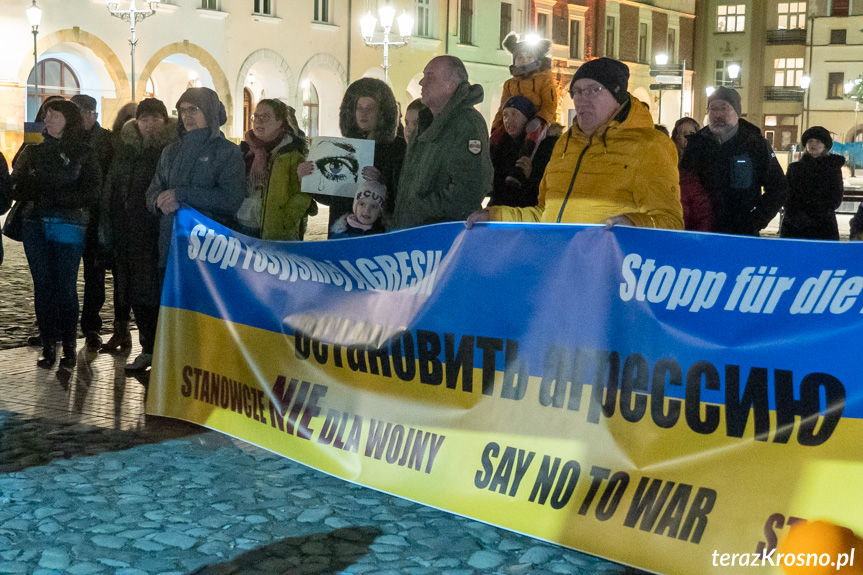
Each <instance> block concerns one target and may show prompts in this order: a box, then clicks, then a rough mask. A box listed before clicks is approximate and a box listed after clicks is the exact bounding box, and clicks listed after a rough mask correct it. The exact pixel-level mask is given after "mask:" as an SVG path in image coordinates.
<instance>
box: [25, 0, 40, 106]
mask: <svg viewBox="0 0 863 575" xmlns="http://www.w3.org/2000/svg"><path fill="white" fill-rule="evenodd" d="M27 21H28V22H30V28H31V29H32V30H33V98H34V101H35V99H36V98H38V97H39V52H38V49H37V48H36V39H37V37H38V36H39V23H40V22H41V21H42V9H41V8H39V7H38V6H36V0H33V5H32V6H30V7H29V8H27Z"/></svg>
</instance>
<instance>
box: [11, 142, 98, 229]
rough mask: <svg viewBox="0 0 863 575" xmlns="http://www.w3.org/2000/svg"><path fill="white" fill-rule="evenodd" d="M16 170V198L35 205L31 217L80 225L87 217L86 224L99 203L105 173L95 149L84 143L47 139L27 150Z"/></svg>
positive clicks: (14, 178) (16, 164)
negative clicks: (66, 219) (72, 222)
mask: <svg viewBox="0 0 863 575" xmlns="http://www.w3.org/2000/svg"><path fill="white" fill-rule="evenodd" d="M13 167H14V171H13V172H12V182H13V186H14V188H13V190H14V191H13V197H14V198H15V199H16V200H21V201H32V202H33V203H34V205H35V209H34V210H33V211H31V212H30V217H33V218H37V217H41V216H45V215H51V216H59V217H64V218H70V219H73V220H76V221H80V219H81V214H83V217H84V219H85V220H86V218H87V217H88V212H89V210H90V208H91V207H92V206H94V205H95V204H97V203H98V201H99V194H100V191H101V189H102V172H101V170H100V169H99V162H98V160H97V159H96V154H95V152H94V150H93V148H91V147H90V146H88V145H87V144H85V143H84V142H83V141H81V140H77V139H71V138H67V137H64V138H61V139H60V140H58V139H56V138H52V137H51V136H45V139H44V140H43V141H42V143H40V144H36V145H32V146H27V147H26V148H24V150H23V151H22V153H21V155H20V156H18V160H17V162H16V163H15V164H14V166H13ZM85 223H86V222H85Z"/></svg>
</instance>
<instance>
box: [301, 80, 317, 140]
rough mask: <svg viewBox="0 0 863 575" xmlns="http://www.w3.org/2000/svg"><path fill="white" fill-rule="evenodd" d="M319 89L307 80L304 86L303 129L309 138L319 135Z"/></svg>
mask: <svg viewBox="0 0 863 575" xmlns="http://www.w3.org/2000/svg"><path fill="white" fill-rule="evenodd" d="M319 107H320V106H319V103H318V91H317V90H316V89H315V85H314V84H312V83H310V82H306V83H305V85H304V87H303V120H302V124H303V131H304V132H305V133H306V137H307V138H314V137H315V136H317V135H318V133H319V132H318V110H319Z"/></svg>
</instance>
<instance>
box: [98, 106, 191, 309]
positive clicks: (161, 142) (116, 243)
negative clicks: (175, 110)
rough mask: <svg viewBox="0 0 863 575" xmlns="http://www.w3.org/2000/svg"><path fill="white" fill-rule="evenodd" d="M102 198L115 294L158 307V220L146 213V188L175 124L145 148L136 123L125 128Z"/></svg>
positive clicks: (159, 289)
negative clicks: (118, 292) (121, 291)
mask: <svg viewBox="0 0 863 575" xmlns="http://www.w3.org/2000/svg"><path fill="white" fill-rule="evenodd" d="M122 132H123V137H122V141H123V142H124V145H123V146H122V147H120V148H119V149H118V150H117V152H116V155H115V157H114V162H113V164H112V165H111V170H110V172H109V173H108V178H107V180H106V184H105V192H104V194H103V197H102V209H103V214H105V217H103V218H102V221H101V222H100V225H101V226H102V230H101V234H100V236H101V238H102V240H103V243H107V244H108V245H106V246H104V247H106V248H108V250H109V251H110V253H111V258H112V260H113V262H114V276H115V282H116V283H117V284H120V285H115V289H119V290H123V292H124V296H125V298H126V300H127V301H128V302H129V303H131V304H133V305H144V306H150V307H155V306H158V305H159V300H160V299H161V285H162V282H161V276H160V272H159V216H158V215H156V214H154V213H152V212H151V211H150V210H148V209H147V188H149V187H150V182H151V181H152V180H153V174H155V173H156V167H157V166H158V165H159V158H160V157H161V155H162V150H163V149H164V147H165V146H166V145H167V144H168V143H169V142H170V141H171V140H172V139H174V137H175V134H176V128H175V126H174V124H173V122H169V123H166V124H165V127H164V129H163V130H162V133H161V134H159V135H158V136H157V137H156V138H154V139H153V141H152V142H151V143H150V145H147V146H144V144H143V142H142V140H141V136H140V132H138V128H137V125H136V121H135V120H130V121H129V122H127V123H126V125H125V126H123V130H122Z"/></svg>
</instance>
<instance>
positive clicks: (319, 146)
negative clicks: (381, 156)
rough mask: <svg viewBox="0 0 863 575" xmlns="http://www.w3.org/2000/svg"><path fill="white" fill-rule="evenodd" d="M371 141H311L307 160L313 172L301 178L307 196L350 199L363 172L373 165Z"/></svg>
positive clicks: (336, 139) (313, 139)
mask: <svg viewBox="0 0 863 575" xmlns="http://www.w3.org/2000/svg"><path fill="white" fill-rule="evenodd" d="M374 158H375V142H374V140H358V139H354V138H327V137H317V138H312V143H311V146H310V147H309V157H308V160H309V161H310V162H312V163H313V164H314V171H313V172H312V173H311V174H309V175H308V176H306V177H305V178H303V183H302V187H301V189H302V191H303V192H305V193H307V194H324V195H327V196H343V197H346V198H352V197H354V194H355V193H356V191H357V182H358V181H359V179H360V178H361V177H362V171H363V168H365V167H366V166H371V165H373V162H374Z"/></svg>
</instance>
